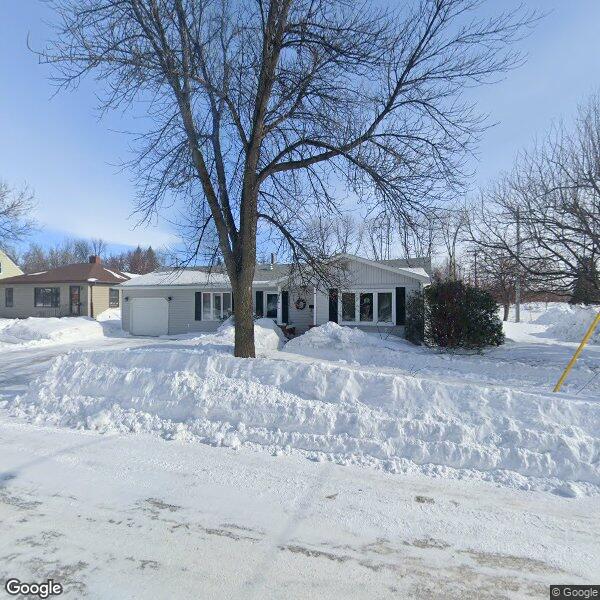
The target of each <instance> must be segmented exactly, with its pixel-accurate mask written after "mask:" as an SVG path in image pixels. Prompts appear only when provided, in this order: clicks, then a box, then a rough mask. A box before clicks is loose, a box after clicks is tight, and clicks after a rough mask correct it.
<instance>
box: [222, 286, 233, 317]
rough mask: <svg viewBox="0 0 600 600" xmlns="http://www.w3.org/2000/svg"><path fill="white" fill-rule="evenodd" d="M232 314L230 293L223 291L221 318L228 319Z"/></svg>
mask: <svg viewBox="0 0 600 600" xmlns="http://www.w3.org/2000/svg"><path fill="white" fill-rule="evenodd" d="M232 314H233V311H232V309H231V294H230V293H229V292H223V318H224V319H228V318H229V317H230V316H231V315H232Z"/></svg>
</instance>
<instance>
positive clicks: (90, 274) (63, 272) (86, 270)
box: [1, 262, 129, 285]
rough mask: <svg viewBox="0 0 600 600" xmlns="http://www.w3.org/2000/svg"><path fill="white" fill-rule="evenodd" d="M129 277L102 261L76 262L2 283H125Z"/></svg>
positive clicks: (10, 278)
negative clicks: (91, 281) (109, 267)
mask: <svg viewBox="0 0 600 600" xmlns="http://www.w3.org/2000/svg"><path fill="white" fill-rule="evenodd" d="M128 279H129V277H128V276H127V275H125V273H121V271H117V270H115V269H108V268H107V267H105V266H104V265H103V264H102V263H89V262H88V263H75V264H72V265H65V266H64V267H57V268H56V269H48V270H47V271H40V272H38V273H26V274H25V275H17V276H15V277H7V278H6V279H2V281H1V283H2V285H4V284H7V283H15V284H16V283H88V282H89V281H90V280H94V283H110V284H116V283H123V282H124V281H127V280H128Z"/></svg>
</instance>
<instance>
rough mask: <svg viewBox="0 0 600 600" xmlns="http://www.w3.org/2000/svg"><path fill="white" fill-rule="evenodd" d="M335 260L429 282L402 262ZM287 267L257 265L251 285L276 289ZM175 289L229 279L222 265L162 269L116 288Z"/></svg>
mask: <svg viewBox="0 0 600 600" xmlns="http://www.w3.org/2000/svg"><path fill="white" fill-rule="evenodd" d="M336 258H344V259H346V260H354V261H358V262H362V263H366V264H369V265H373V266H376V267H379V268H380V269H384V270H387V271H392V272H393V273H397V274H398V275H404V276H408V277H412V278H414V279H416V280H418V281H421V282H423V283H429V281H430V277H429V274H428V273H427V271H426V269H424V268H423V267H420V266H419V267H417V266H414V267H409V266H405V264H406V262H405V261H401V260H398V261H376V260H370V259H367V258H362V257H360V256H355V255H352V254H340V255H338V256H337V257H336ZM290 268H291V265H288V264H281V263H275V264H258V265H256V270H255V272H254V280H253V285H254V286H265V287H268V286H276V285H277V284H279V283H282V282H284V281H286V280H287V279H288V277H289V276H290ZM178 286H206V287H229V286H230V282H229V277H228V275H227V273H226V271H225V268H224V267H223V265H216V266H214V267H185V268H179V269H165V270H161V271H153V272H152V273H147V274H146V275H139V276H137V277H135V278H134V279H130V280H129V281H125V282H123V283H121V284H120V285H119V287H128V288H137V287H178Z"/></svg>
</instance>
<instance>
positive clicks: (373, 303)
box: [118, 254, 431, 336]
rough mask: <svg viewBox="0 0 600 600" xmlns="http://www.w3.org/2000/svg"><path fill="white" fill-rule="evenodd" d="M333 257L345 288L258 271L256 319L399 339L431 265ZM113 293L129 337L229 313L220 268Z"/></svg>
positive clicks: (181, 329)
mask: <svg viewBox="0 0 600 600" xmlns="http://www.w3.org/2000/svg"><path fill="white" fill-rule="evenodd" d="M336 259H337V260H338V262H340V263H341V264H342V265H343V271H344V277H343V281H344V284H343V285H341V284H340V285H341V287H339V288H336V289H322V286H315V285H309V286H306V285H305V286H303V287H301V286H298V285H294V283H293V281H291V279H290V265H282V264H276V263H274V262H272V263H271V264H262V265H257V267H256V271H255V274H254V281H253V284H252V296H253V308H254V314H255V316H256V317H267V318H272V319H273V320H274V321H276V322H277V323H278V324H279V325H280V326H282V327H283V328H285V329H287V330H289V331H290V333H295V334H298V333H303V332H304V331H307V330H308V329H309V328H310V327H313V326H315V325H321V324H323V323H326V322H327V321H335V322H337V323H339V324H340V325H347V326H349V327H358V328H360V329H364V330H366V331H378V332H380V333H386V334H387V333H390V334H394V335H400V336H402V335H404V325H405V321H406V310H405V306H406V299H407V298H408V297H409V295H410V294H411V293H412V292H413V291H416V290H419V289H420V288H421V287H422V286H423V285H426V284H427V283H429V280H430V278H429V271H430V268H431V263H430V261H429V259H428V258H416V259H412V260H390V261H374V260H368V259H365V258H361V257H358V256H353V255H348V254H345V255H340V256H338V257H336ZM118 287H119V288H121V289H122V296H123V303H122V308H121V314H122V323H123V329H125V330H126V331H129V332H130V333H132V334H134V335H164V334H181V333H187V332H211V331H215V330H216V329H217V327H218V326H219V324H220V323H221V322H222V321H223V320H224V319H226V318H227V317H228V316H229V315H231V313H232V310H233V297H232V293H231V286H230V284H229V279H228V277H227V275H226V273H225V272H224V270H223V268H217V267H215V268H213V269H208V268H205V267H200V268H188V269H180V270H176V271H175V270H169V271H155V272H154V273H149V274H147V275H142V276H140V277H136V278H135V279H132V280H130V281H126V282H124V283H122V284H121V285H119V286H118Z"/></svg>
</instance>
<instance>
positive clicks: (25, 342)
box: [0, 309, 125, 351]
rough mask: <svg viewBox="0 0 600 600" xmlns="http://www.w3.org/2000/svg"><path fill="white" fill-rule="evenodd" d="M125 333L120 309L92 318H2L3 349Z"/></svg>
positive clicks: (0, 329) (15, 348)
mask: <svg viewBox="0 0 600 600" xmlns="http://www.w3.org/2000/svg"><path fill="white" fill-rule="evenodd" d="M107 335H111V336H112V335H125V334H124V332H123V331H122V329H121V311H120V309H109V310H106V311H104V312H103V313H101V314H100V315H98V317H97V319H91V318H89V317H43V318H42V317H28V318H27V319H0V351H3V350H21V349H23V348H31V347H38V346H47V345H54V344H67V343H71V342H79V341H83V340H93V339H97V338H103V337H105V336H107Z"/></svg>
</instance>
